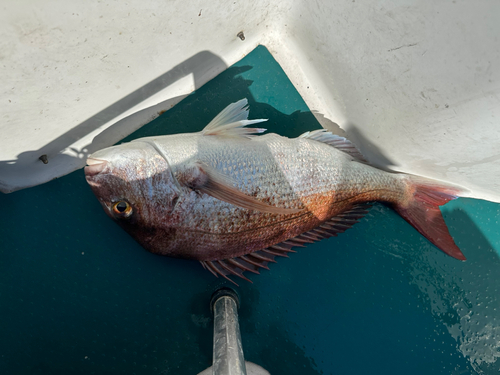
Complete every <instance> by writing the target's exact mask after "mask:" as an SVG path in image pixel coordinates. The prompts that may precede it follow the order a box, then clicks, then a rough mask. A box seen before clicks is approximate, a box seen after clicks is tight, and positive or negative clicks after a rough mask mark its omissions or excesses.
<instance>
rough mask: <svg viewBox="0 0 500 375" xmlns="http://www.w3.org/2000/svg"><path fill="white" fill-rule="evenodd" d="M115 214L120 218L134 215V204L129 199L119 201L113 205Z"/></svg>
mask: <svg viewBox="0 0 500 375" xmlns="http://www.w3.org/2000/svg"><path fill="white" fill-rule="evenodd" d="M113 214H115V216H117V217H120V218H127V217H129V216H130V215H132V206H131V205H130V203H128V202H127V201H119V202H116V203H115V204H114V205H113Z"/></svg>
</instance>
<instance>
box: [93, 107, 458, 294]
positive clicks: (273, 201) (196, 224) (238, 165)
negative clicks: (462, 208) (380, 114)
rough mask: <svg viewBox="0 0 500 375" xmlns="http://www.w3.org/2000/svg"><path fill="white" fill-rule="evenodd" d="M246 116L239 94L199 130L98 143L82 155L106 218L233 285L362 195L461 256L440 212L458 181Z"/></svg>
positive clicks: (334, 227)
mask: <svg viewBox="0 0 500 375" xmlns="http://www.w3.org/2000/svg"><path fill="white" fill-rule="evenodd" d="M248 115H249V107H248V101H247V100H246V99H242V100H239V101H238V102H236V103H232V104H230V105H229V106H227V107H226V108H225V109H224V110H223V111H222V112H221V113H219V114H218V115H217V116H216V117H215V118H214V119H213V120H212V121H211V122H210V123H209V124H208V125H207V126H206V127H205V128H204V129H203V130H202V131H200V132H195V133H181V134H173V135H163V136H161V135H160V136H152V137H145V138H139V139H135V140H133V141H131V142H128V143H123V144H120V145H116V146H112V147H108V148H105V149H102V150H99V151H97V152H95V153H93V154H92V155H90V156H89V157H88V159H87V166H86V167H85V168H84V170H85V177H86V181H87V182H88V184H89V185H90V187H91V189H92V191H93V193H94V194H95V196H96V197H97V199H98V200H99V202H100V203H101V205H102V207H103V208H104V211H105V212H106V214H107V215H108V216H110V217H111V218H112V219H113V220H115V221H116V222H117V223H118V224H119V225H120V226H121V227H122V228H123V229H125V230H126V231H127V232H128V233H129V234H130V235H131V236H132V237H133V238H134V239H135V240H136V241H137V242H139V243H140V244H141V245H142V246H143V247H144V248H145V249H146V250H148V251H150V252H152V253H154V254H159V255H166V256H170V257H174V258H184V259H192V260H197V261H199V262H201V264H202V265H203V267H204V268H206V269H207V270H208V271H210V272H211V273H213V274H214V275H215V276H217V277H218V276H222V277H224V278H226V279H228V280H229V281H231V282H233V283H235V281H234V280H233V279H232V278H233V277H240V278H242V279H245V280H247V281H251V280H250V279H249V278H248V277H247V276H249V275H250V274H251V273H254V274H258V273H260V271H261V270H262V269H269V264H270V263H276V262H277V259H279V258H280V257H288V256H289V254H290V253H293V252H296V249H297V248H299V247H305V246H306V244H308V243H313V242H316V241H319V240H322V239H326V238H329V237H334V236H336V235H338V234H340V233H343V232H344V231H346V230H347V229H349V228H351V227H352V226H353V225H354V224H356V223H357V222H359V220H360V219H361V218H363V217H364V216H365V215H366V214H367V213H368V209H369V207H370V206H371V205H372V204H373V202H383V203H385V204H387V205H389V206H390V207H392V208H393V209H394V210H395V211H396V212H397V213H399V215H401V216H402V217H403V218H404V219H405V220H406V221H407V222H408V223H410V224H411V225H412V226H413V227H414V228H415V229H416V230H417V231H418V232H420V233H421V234H422V235H423V236H424V237H425V238H427V239H428V240H429V241H430V242H431V243H433V244H434V245H435V246H436V247H438V248H439V249H441V250H442V251H443V252H445V253H446V254H448V255H450V256H452V257H454V258H456V259H459V260H465V259H466V258H465V256H464V254H463V253H462V252H461V250H460V249H459V248H458V246H457V245H456V243H455V242H454V240H453V238H452V237H451V235H450V233H449V231H448V228H447V226H446V223H445V221H444V219H443V216H442V214H441V211H440V209H439V207H440V206H442V205H444V204H446V203H447V202H449V201H450V200H453V199H456V198H457V197H458V196H459V195H460V193H461V189H460V188H458V187H455V186H451V185H449V184H445V183H442V182H439V181H435V180H431V179H427V178H424V177H420V176H415V175H410V174H405V173H395V172H388V171H384V170H381V169H378V168H376V167H374V166H371V165H370V164H369V163H368V161H367V160H366V159H365V158H364V157H363V155H362V154H361V153H360V152H359V150H358V149H357V148H356V147H355V146H354V144H353V143H351V142H350V141H349V140H347V139H346V138H344V137H340V136H338V135H335V134H332V133H331V132H329V131H327V130H325V129H319V130H314V131H309V132H306V133H304V134H302V135H301V136H299V137H297V138H287V137H283V136H280V135H278V134H274V133H267V134H264V135H262V134H261V133H263V132H264V131H266V129H262V128H255V127H249V125H253V124H257V123H261V122H264V121H267V120H266V119H254V120H249V119H248ZM235 284H236V283H235Z"/></svg>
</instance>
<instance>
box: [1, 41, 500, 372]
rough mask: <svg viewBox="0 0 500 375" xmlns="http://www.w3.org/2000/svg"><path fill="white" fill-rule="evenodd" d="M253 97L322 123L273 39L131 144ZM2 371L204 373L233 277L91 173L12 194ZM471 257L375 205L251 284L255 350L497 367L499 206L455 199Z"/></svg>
mask: <svg viewBox="0 0 500 375" xmlns="http://www.w3.org/2000/svg"><path fill="white" fill-rule="evenodd" d="M244 97H246V98H248V100H249V102H250V118H269V122H267V123H266V124H265V127H267V128H268V130H269V131H271V132H276V133H279V134H282V135H287V136H290V137H294V136H297V135H299V134H301V133H302V132H304V131H307V130H312V129H316V128H319V127H320V125H319V124H318V123H317V121H316V120H315V118H314V116H313V115H312V114H311V113H310V112H309V109H308V108H307V106H306V105H305V103H304V102H303V100H302V99H301V97H300V95H299V94H298V93H297V92H296V91H295V89H294V87H293V85H292V84H291V83H290V81H289V80H288V78H287V77H286V75H285V74H284V72H283V71H282V70H281V68H280V67H279V65H278V64H277V63H276V62H275V61H274V60H273V58H272V57H271V55H270V54H269V53H268V52H267V50H266V49H265V48H264V47H259V48H257V49H256V50H255V51H253V52H252V53H251V54H249V55H248V56H247V57H245V58H244V59H243V60H241V61H240V62H239V63H237V64H235V65H234V66H232V67H230V68H229V69H228V70H226V71H225V72H224V73H222V74H221V75H219V76H218V77H217V78H215V79H214V80H212V81H211V82H209V83H207V84H206V85H205V86H203V87H202V88H201V89H199V90H197V91H196V92H195V93H193V94H192V95H190V96H188V97H187V98H186V99H184V100H183V101H182V102H181V103H180V104H178V105H177V106H175V107H174V108H173V109H171V110H170V111H168V112H166V113H165V114H163V115H162V116H160V117H159V118H158V119H156V120H154V121H153V122H151V123H149V124H148V125H146V126H144V127H143V128H142V129H140V130H139V131H137V132H135V133H134V134H132V135H131V136H129V137H128V138H127V139H126V140H130V139H133V138H137V137H143V136H146V135H158V134H172V133H179V132H190V131H197V130H200V129H202V128H203V127H204V126H205V125H206V124H207V123H208V122H209V121H210V120H211V119H212V118H213V117H214V116H215V115H216V114H217V113H218V112H219V111H220V110H221V109H223V108H224V107H225V106H226V105H227V104H229V103H232V102H235V101H237V100H239V99H241V98H244ZM0 207H1V212H2V216H1V219H0V239H1V242H0V306H1V310H0V322H1V323H0V327H1V334H0V337H1V340H0V372H1V373H2V374H31V375H41V374H65V375H72V374H176V375H183V374H197V373H198V372H200V371H202V370H204V369H205V368H207V367H208V366H210V365H211V359H212V320H211V316H210V311H209V298H210V295H211V293H212V291H213V290H215V289H216V288H217V287H218V286H221V285H227V283H226V282H224V281H222V280H220V279H216V278H215V277H214V276H213V275H212V274H210V273H209V272H207V271H205V270H203V269H202V267H201V265H200V264H199V263H197V262H193V261H184V260H178V259H172V258H167V257H160V256H156V255H153V254H150V253H148V252H146V251H144V250H143V249H142V248H141V247H140V246H139V245H138V244H137V243H136V242H135V241H134V240H133V239H132V238H131V237H130V236H129V235H128V234H127V233H125V232H124V231H123V230H122V229H120V228H119V227H118V225H116V224H115V223H114V222H113V221H112V220H110V219H109V218H108V217H107V216H106V215H105V213H104V212H103V210H102V208H101V206H100V204H99V203H98V201H97V199H96V198H95V197H94V195H93V194H92V192H91V190H90V188H89V186H88V185H87V183H86V181H85V178H84V174H83V170H78V171H76V172H74V173H71V174H70V175H68V176H65V177H62V178H60V179H57V180H54V181H52V182H50V183H47V184H44V185H41V186H38V187H35V188H31V189H26V190H22V191H18V192H15V193H12V194H8V195H0ZM443 211H444V216H445V219H446V222H447V223H448V225H449V228H450V232H451V234H452V236H453V237H454V238H455V240H456V242H457V244H458V245H459V247H460V248H461V249H462V250H463V252H464V254H465V255H466V256H467V258H468V260H467V261H466V262H460V261H457V260H455V259H452V258H450V257H447V256H446V255H445V254H443V253H442V252H441V251H439V250H438V249H437V248H435V247H434V246H433V245H431V244H430V243H429V242H428V241H427V240H426V239H425V238H423V237H422V236H420V235H419V234H418V233H417V232H416V231H415V230H414V229H413V228H412V227H411V226H410V225H409V224H407V223H406V222H405V221H404V220H403V219H402V218H400V217H399V216H398V215H397V214H396V213H395V212H393V211H392V210H391V209H389V208H387V207H385V206H383V205H381V204H376V205H375V206H374V207H373V208H372V209H371V211H370V213H369V214H368V215H367V216H366V217H365V218H364V219H362V221H361V222H360V223H359V224H356V225H355V226H354V227H353V228H352V229H350V230H349V231H347V232H346V233H344V234H341V235H339V237H337V238H331V239H328V240H324V241H321V242H319V243H315V244H311V245H309V246H307V247H306V248H304V249H301V250H300V251H299V252H298V253H297V254H293V255H292V256H291V257H290V258H289V259H280V260H279V261H278V263H277V264H274V265H272V266H271V270H270V271H264V272H262V274H261V275H252V276H251V279H252V281H253V284H250V283H247V282H243V281H241V282H239V283H240V287H239V288H237V290H238V292H239V293H240V296H241V299H242V306H241V309H240V326H241V333H242V338H243V348H244V351H245V357H246V359H247V360H249V361H251V362H255V363H257V364H259V365H261V366H263V367H264V368H266V369H267V370H268V371H270V372H271V374H273V375H278V374H302V375H308V374H349V375H354V374H360V375H361V374H363V375H364V374H384V375H389V374H394V375H400V374H407V375H413V374H415V375H417V374H418V375H421V374H428V375H434V374H443V375H445V374H446V375H449V374H457V375H458V374H474V373H481V374H497V373H498V371H499V369H500V361H499V360H498V358H499V357H500V343H499V342H500V297H499V296H500V293H499V288H500V259H499V256H500V234H499V230H498V228H499V224H498V221H499V220H500V205H499V204H495V203H490V202H485V201H480V200H473V199H458V200H457V201H454V202H451V203H449V204H448V205H446V206H445V207H444V208H443Z"/></svg>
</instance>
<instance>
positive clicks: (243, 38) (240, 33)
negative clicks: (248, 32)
mask: <svg viewBox="0 0 500 375" xmlns="http://www.w3.org/2000/svg"><path fill="white" fill-rule="evenodd" d="M236 36H237V37H238V38H240V39H241V40H245V34H243V31H240V32H239V33H238V34H236Z"/></svg>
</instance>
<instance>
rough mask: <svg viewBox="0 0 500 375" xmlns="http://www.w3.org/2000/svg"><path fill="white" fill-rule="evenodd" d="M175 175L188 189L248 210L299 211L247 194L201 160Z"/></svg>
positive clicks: (279, 212) (282, 212)
mask: <svg viewBox="0 0 500 375" xmlns="http://www.w3.org/2000/svg"><path fill="white" fill-rule="evenodd" d="M176 177H177V180H178V181H179V183H181V184H183V185H184V186H187V187H189V188H190V189H193V190H197V191H199V192H201V193H205V194H207V195H210V196H211V197H214V198H216V199H219V200H221V201H224V202H227V203H231V204H234V205H235V206H238V207H242V208H246V209H248V210H255V211H261V212H269V213H272V214H281V215H288V214H294V213H297V212H300V211H301V210H300V209H291V208H281V207H274V206H271V205H269V204H267V203H264V202H261V201H259V200H258V199H256V198H254V197H251V196H248V195H246V194H245V193H243V192H241V191H239V190H238V189H237V188H235V187H234V186H233V184H232V182H231V179H230V178H228V177H226V176H224V175H223V174H221V173H220V172H218V171H217V170H215V169H214V168H212V167H210V166H208V165H206V164H203V163H201V162H196V163H193V164H192V165H190V166H189V167H188V168H186V169H185V170H184V171H182V172H179V173H178V175H177V176H176Z"/></svg>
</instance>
